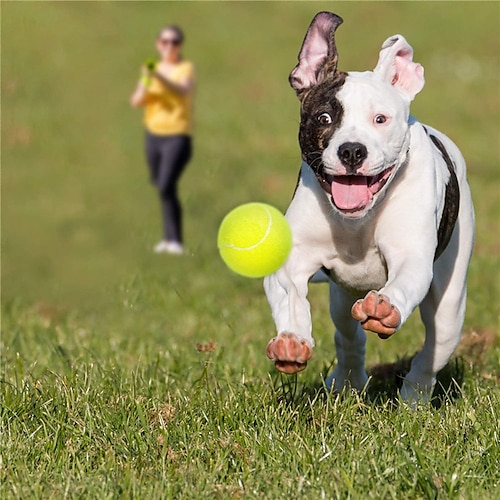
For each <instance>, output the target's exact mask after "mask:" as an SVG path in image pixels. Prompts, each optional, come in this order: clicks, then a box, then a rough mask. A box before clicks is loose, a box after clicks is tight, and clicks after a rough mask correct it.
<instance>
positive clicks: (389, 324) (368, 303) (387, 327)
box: [351, 290, 401, 339]
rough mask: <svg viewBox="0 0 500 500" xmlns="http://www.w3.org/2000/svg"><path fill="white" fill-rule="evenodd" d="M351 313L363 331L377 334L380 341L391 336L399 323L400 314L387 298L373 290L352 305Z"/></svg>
mask: <svg viewBox="0 0 500 500" xmlns="http://www.w3.org/2000/svg"><path fill="white" fill-rule="evenodd" d="M351 313H352V317H353V318H354V319H355V320H357V321H359V322H360V323H361V326H362V327H363V328H364V329H365V330H370V331H372V332H375V333H377V334H378V336H379V337H380V338H382V339H385V338H388V337H389V336H391V335H392V334H393V333H394V332H395V331H396V329H397V327H398V326H399V323H400V322H401V314H400V313H399V311H398V310H397V308H396V307H395V306H393V305H392V304H391V301H390V300H389V298H388V297H387V296H386V295H384V294H382V293H378V292H375V291H373V290H372V291H371V292H368V293H367V294H366V296H365V298H364V299H360V300H357V301H356V302H355V303H354V305H353V306H352V310H351Z"/></svg>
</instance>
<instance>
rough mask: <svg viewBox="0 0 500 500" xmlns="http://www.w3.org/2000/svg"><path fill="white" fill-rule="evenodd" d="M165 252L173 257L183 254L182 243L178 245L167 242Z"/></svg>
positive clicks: (177, 243) (175, 242)
mask: <svg viewBox="0 0 500 500" xmlns="http://www.w3.org/2000/svg"><path fill="white" fill-rule="evenodd" d="M167 252H168V253H171V254H173V255H182V254H183V253H184V247H183V246H182V243H179V242H178V241H168V242H167Z"/></svg>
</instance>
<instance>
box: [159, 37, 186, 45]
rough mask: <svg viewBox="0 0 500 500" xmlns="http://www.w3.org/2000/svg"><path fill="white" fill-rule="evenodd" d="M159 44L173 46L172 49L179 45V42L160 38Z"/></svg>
mask: <svg viewBox="0 0 500 500" xmlns="http://www.w3.org/2000/svg"><path fill="white" fill-rule="evenodd" d="M160 43H161V44H162V45H173V46H174V47H177V46H178V45H180V44H181V41H180V40H179V39H177V38H173V39H172V38H160Z"/></svg>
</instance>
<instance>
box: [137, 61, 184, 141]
mask: <svg viewBox="0 0 500 500" xmlns="http://www.w3.org/2000/svg"><path fill="white" fill-rule="evenodd" d="M193 75H194V68H193V65H192V63H191V62H189V61H181V62H180V63H179V64H177V66H176V67H175V69H174V71H173V73H172V75H170V79H172V80H173V81H174V82H180V81H182V80H183V79H184V78H186V77H188V78H192V77H193ZM191 107H192V91H190V92H188V93H187V94H178V93H176V92H174V91H173V90H171V89H169V88H167V87H166V86H165V85H164V84H163V83H162V82H161V81H160V80H158V78H155V77H153V78H152V79H151V83H150V84H149V85H148V93H147V97H146V103H145V111H144V125H145V126H146V129H147V130H148V131H149V132H151V133H152V134H155V135H191V134H192V132H193V125H192V109H191Z"/></svg>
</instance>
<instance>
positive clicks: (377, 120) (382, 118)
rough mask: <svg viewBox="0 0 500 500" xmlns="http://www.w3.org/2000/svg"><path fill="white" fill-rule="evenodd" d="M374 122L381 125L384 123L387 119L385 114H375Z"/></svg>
mask: <svg viewBox="0 0 500 500" xmlns="http://www.w3.org/2000/svg"><path fill="white" fill-rule="evenodd" d="M374 121H375V123H378V124H379V125H381V124H382V123H385V122H386V121H387V116H385V115H377V116H376V117H375V120H374Z"/></svg>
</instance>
